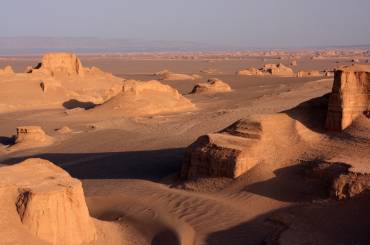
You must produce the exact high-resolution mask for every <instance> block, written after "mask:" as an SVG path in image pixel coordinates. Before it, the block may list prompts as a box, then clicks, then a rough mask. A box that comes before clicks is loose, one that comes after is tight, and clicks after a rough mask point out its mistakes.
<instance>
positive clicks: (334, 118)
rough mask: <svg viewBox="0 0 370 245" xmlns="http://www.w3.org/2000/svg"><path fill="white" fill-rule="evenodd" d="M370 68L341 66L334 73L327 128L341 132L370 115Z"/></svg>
mask: <svg viewBox="0 0 370 245" xmlns="http://www.w3.org/2000/svg"><path fill="white" fill-rule="evenodd" d="M369 97H370V66H365V65H352V66H341V67H339V68H336V69H335V71H334V84H333V89H332V92H331V97H330V102H329V109H328V114H327V117H326V123H325V128H326V129H327V130H334V131H341V130H344V129H345V128H347V127H348V126H350V125H351V124H352V122H353V121H354V120H356V118H357V117H359V116H361V115H368V114H369V113H370V109H369V107H370V99H369Z"/></svg>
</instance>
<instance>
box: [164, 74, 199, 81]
mask: <svg viewBox="0 0 370 245" xmlns="http://www.w3.org/2000/svg"><path fill="white" fill-rule="evenodd" d="M189 79H190V80H194V78H193V77H192V76H188V75H185V74H174V73H168V74H166V75H165V76H163V77H161V78H159V80H189Z"/></svg>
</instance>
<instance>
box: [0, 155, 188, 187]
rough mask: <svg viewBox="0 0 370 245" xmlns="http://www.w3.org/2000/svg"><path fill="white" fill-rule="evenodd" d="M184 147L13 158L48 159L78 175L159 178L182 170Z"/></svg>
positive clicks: (6, 162)
mask: <svg viewBox="0 0 370 245" xmlns="http://www.w3.org/2000/svg"><path fill="white" fill-rule="evenodd" d="M184 153H185V148H174V149H164V150H153V151H129V152H109V153H76V154H67V153H46V154H38V155H28V156H25V157H20V158H10V159H7V160H4V161H3V162H0V163H1V164H6V165H13V164H16V163H19V162H21V161H24V160H26V159H28V158H42V159H45V160H49V161H51V162H52V163H54V164H55V165H57V166H60V167H61V168H63V169H64V170H66V171H67V172H68V173H69V174H70V175H71V176H72V177H75V178H78V179H143V180H150V181H155V182H159V181H160V180H161V179H162V178H164V177H166V176H167V175H170V174H173V173H176V172H179V171H181V167H182V161H183V157H184Z"/></svg>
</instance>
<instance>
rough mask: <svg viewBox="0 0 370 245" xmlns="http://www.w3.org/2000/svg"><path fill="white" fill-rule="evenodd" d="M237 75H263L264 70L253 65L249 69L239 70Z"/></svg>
mask: <svg viewBox="0 0 370 245" xmlns="http://www.w3.org/2000/svg"><path fill="white" fill-rule="evenodd" d="M236 74H237V75H263V72H262V71H260V70H258V69H257V68H254V67H251V68H248V69H247V70H243V71H237V72H236Z"/></svg>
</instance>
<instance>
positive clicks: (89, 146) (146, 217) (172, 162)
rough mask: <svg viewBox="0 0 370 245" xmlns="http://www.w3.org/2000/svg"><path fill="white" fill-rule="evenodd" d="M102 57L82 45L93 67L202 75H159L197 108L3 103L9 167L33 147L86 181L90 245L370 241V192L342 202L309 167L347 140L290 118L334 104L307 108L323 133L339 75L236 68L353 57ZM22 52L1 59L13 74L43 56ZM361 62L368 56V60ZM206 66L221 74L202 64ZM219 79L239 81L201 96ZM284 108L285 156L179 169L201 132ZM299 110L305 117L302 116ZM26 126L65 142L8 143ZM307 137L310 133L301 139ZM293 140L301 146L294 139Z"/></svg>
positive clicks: (306, 66)
mask: <svg viewBox="0 0 370 245" xmlns="http://www.w3.org/2000/svg"><path fill="white" fill-rule="evenodd" d="M92 56H93V55H78V57H79V58H80V60H81V63H82V64H83V66H84V67H92V66H95V67H98V68H99V69H101V70H102V71H105V72H110V73H112V74H113V75H114V76H116V77H119V78H123V79H133V80H136V81H149V80H153V79H154V80H158V79H159V78H160V76H153V75H152V74H153V73H155V72H158V71H161V70H164V69H166V70H169V71H171V72H173V73H181V74H186V75H193V74H198V75H200V76H201V78H195V79H194V80H162V81H160V82H161V83H163V84H167V85H170V86H171V87H173V88H174V89H176V90H178V92H179V93H180V94H182V95H183V96H184V97H186V98H187V99H189V100H190V101H191V102H192V103H193V104H194V105H195V106H196V108H193V109H189V110H185V111H180V112H167V113H158V114H154V115H140V116H128V117H115V116H114V115H111V114H104V115H101V116H99V115H96V114H91V115H89V114H85V113H83V112H84V111H83V110H75V107H78V105H75V106H70V107H68V106H66V105H65V104H64V106H62V105H54V106H43V107H32V108H27V109H14V110H7V111H3V112H1V114H0V125H1V127H0V150H1V151H0V167H4V166H8V165H12V164H16V163H19V162H21V161H23V160H25V159H27V158H31V157H32V158H42V159H46V160H49V161H51V162H53V163H54V164H55V165H57V166H60V167H61V168H63V169H64V170H66V171H67V172H68V173H69V174H70V175H71V176H72V177H75V178H78V179H79V180H81V182H82V184H83V190H84V194H85V197H86V202H87V206H88V209H89V212H90V215H91V216H92V217H94V218H95V219H96V220H95V219H94V220H95V221H94V222H95V223H96V227H97V231H98V240H97V241H94V242H92V243H91V244H174V245H176V244H196V245H200V244H264V242H265V243H267V244H368V243H369V235H368V234H369V232H368V231H369V229H370V222H369V217H370V209H369V208H368V204H369V202H370V199H369V197H367V196H363V197H359V198H355V199H348V200H341V201H333V200H330V199H329V198H328V190H327V184H326V183H324V182H320V181H318V180H313V179H309V178H306V177H305V171H306V170H307V166H306V165H305V161H306V160H307V159H312V158H317V159H323V158H325V159H327V158H333V157H334V156H335V155H336V154H337V153H338V152H341V151H342V150H343V149H342V148H340V147H339V146H338V147H337V148H336V147H335V146H332V145H329V143H327V144H326V143H322V144H321V143H320V142H319V143H314V139H311V138H310V137H311V136H307V137H306V135H307V134H306V133H305V131H304V130H302V132H301V131H299V130H298V131H297V130H295V128H294V127H293V126H291V127H290V126H289V122H290V121H289V120H288V119H289V118H295V116H294V115H296V113H295V112H296V110H305V108H308V107H310V106H313V107H314V106H315V105H316V104H319V105H320V106H321V105H323V106H321V107H320V108H319V112H315V111H314V110H313V109H312V108H313V107H312V108H311V107H310V108H308V109H307V110H308V111H307V112H304V113H306V114H305V115H306V116H308V118H309V117H311V116H312V117H314V116H318V119H317V121H315V124H313V125H314V127H313V128H312V127H311V128H310V127H308V128H309V129H310V130H312V131H313V132H314V133H317V134H320V133H321V132H322V130H323V127H324V124H325V115H326V110H327V103H328V102H329V97H330V95H328V93H330V92H331V89H332V86H333V76H329V77H325V76H320V77H284V76H274V75H264V76H258V75H251V76H247V75H236V74H235V73H236V72H237V71H240V70H245V69H248V68H249V67H255V68H257V69H259V68H261V67H263V66H264V65H265V64H266V63H272V64H277V63H280V62H281V63H283V64H284V65H285V66H287V67H290V68H292V69H293V71H294V72H295V73H296V72H298V71H305V70H317V71H319V72H320V75H323V74H324V72H323V71H324V70H325V69H328V70H333V69H334V68H335V67H338V66H340V65H351V64H352V63H351V62H350V60H351V58H350V57H346V58H344V57H340V58H334V57H333V58H326V59H322V60H321V59H317V60H312V59H309V58H302V59H296V61H297V63H298V65H297V66H288V62H289V60H280V59H278V58H269V57H267V61H262V59H263V58H264V57H249V58H247V59H228V60H225V59H222V60H216V62H205V60H204V59H194V60H192V59H186V60H184V59H178V60H175V59H145V58H140V57H139V55H138V56H137V57H136V59H128V58H123V59H119V58H117V57H113V56H112V57H111V56H109V55H107V56H106V57H104V58H99V59H93V58H92ZM13 57H16V59H15V60H11V59H6V60H0V68H3V67H5V66H7V65H10V66H11V67H12V69H13V70H14V72H16V73H17V72H18V73H21V72H23V70H24V69H25V68H26V67H27V66H32V65H36V64H37V63H38V62H40V60H41V57H42V55H39V56H38V55H34V56H27V55H24V56H13ZM338 60H339V61H340V62H341V63H340V64H338V63H336V62H337V61H338ZM359 64H365V59H364V58H362V59H360V62H359ZM206 68H212V69H217V70H219V71H221V72H222V73H213V74H208V73H202V72H200V71H201V70H204V69H206ZM209 78H218V79H220V80H221V81H223V82H224V83H227V84H228V85H229V86H230V87H231V89H232V91H230V92H223V93H221V92H219V93H203V94H190V92H191V91H192V89H193V87H194V85H196V84H197V83H204V82H206V81H207V80H208V79H209ZM315 103H316V104H315ZM325 105H326V107H325ZM302 108H303V109H302ZM68 112H70V113H68ZM274 113H283V114H284V115H286V116H287V119H286V120H285V119H284V120H276V121H275V122H274V123H272V124H271V129H270V130H271V132H270V133H271V135H273V136H272V137H273V138H274V140H276V142H279V143H277V144H278V145H279V147H281V151H280V152H279V154H278V156H280V157H276V156H277V155H276V154H275V155H274V157H273V158H271V159H270V160H268V161H263V162H261V163H259V164H257V165H256V166H255V167H253V168H252V169H250V170H249V171H247V172H246V173H245V174H243V175H242V176H240V177H238V178H237V179H234V180H233V179H228V178H209V177H199V178H194V179H190V180H186V181H185V180H180V179H179V178H178V176H179V173H180V171H181V168H182V163H183V158H184V153H185V150H186V147H187V146H189V145H190V144H191V143H193V142H194V141H196V140H197V138H198V137H200V136H201V135H205V134H209V133H214V132H219V131H220V130H222V129H224V128H226V127H228V126H230V125H231V124H233V123H234V122H236V121H238V120H239V119H242V118H245V117H247V116H250V115H254V114H274ZM310 113H312V114H310ZM320 113H324V114H320ZM297 118H298V119H297ZM295 119H297V120H298V121H299V117H296V118H295ZM305 122H306V121H302V124H304V125H306V124H305ZM19 126H40V127H41V128H42V129H43V130H44V132H45V133H46V134H47V135H49V136H51V137H54V138H55V139H56V142H55V143H54V144H52V145H50V146H46V147H39V148H30V149H24V150H17V151H7V150H6V149H5V148H6V147H7V146H8V145H10V144H12V143H13V142H14V135H15V134H16V127H19ZM61 127H69V128H70V129H71V130H72V132H69V133H60V132H58V131H56V129H59V128H61ZM274 129H276V130H274ZM334 136H335V135H334ZM334 136H330V135H329V136H328V135H326V136H325V137H329V138H330V137H334ZM305 137H306V138H305ZM303 141H305V142H306V143H304V144H303V143H302V144H301V143H300V142H303ZM307 142H308V143H307ZM323 142H327V141H325V140H323ZM305 144H306V145H307V147H305ZM289 145H292V147H283V146H289ZM289 148H290V149H291V150H289ZM329 148H330V150H327V151H326V149H329ZM351 149H352V148H351ZM355 152H356V150H354V154H355ZM266 154H270V153H269V152H266ZM98 220H103V221H105V222H99V221H98ZM23 242H24V244H27V242H26V241H23ZM0 243H1V242H0Z"/></svg>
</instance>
